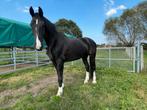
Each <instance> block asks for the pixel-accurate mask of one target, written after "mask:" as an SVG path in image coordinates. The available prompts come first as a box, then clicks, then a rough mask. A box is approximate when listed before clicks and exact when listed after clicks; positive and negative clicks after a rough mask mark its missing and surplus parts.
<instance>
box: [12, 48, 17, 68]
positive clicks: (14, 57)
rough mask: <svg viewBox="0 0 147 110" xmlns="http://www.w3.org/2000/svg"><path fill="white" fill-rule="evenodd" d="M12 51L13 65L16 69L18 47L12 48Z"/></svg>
mask: <svg viewBox="0 0 147 110" xmlns="http://www.w3.org/2000/svg"><path fill="white" fill-rule="evenodd" d="M12 53H13V65H14V70H16V47H13V48H12Z"/></svg>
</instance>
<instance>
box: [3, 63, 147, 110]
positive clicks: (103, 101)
mask: <svg viewBox="0 0 147 110" xmlns="http://www.w3.org/2000/svg"><path fill="white" fill-rule="evenodd" d="M84 71H85V70H84V67H79V66H78V65H77V66H72V67H66V68H65V71H64V77H65V88H64V94H63V96H62V97H61V98H60V97H56V96H55V95H56V92H57V85H56V83H55V84H48V85H46V86H45V87H44V88H40V90H39V91H37V92H36V93H34V92H33V91H29V92H24V93H20V92H19V91H17V90H20V91H21V88H24V87H25V88H27V90H29V89H31V88H33V87H37V85H39V84H38V81H39V82H40V81H43V80H44V79H46V78H47V77H53V76H56V75H55V74H56V73H55V70H54V69H53V67H48V66H43V67H40V68H33V69H29V70H25V71H19V72H15V73H13V74H7V75H1V76H0V91H1V93H2V92H3V93H4V92H5V93H6V92H8V91H9V90H12V91H16V93H15V94H13V95H12V94H9V95H6V94H5V96H4V97H1V98H0V105H1V106H0V107H1V110H127V109H128V110H146V108H147V93H146V91H147V86H146V85H147V75H145V74H134V73H127V72H126V71H125V70H121V69H117V70H116V69H115V68H97V84H96V85H93V84H91V82H90V83H89V84H86V85H84V84H83V81H84V77H85V74H84ZM50 81H51V80H49V81H48V82H50ZM27 90H26V91H27ZM8 93H9V92H8Z"/></svg>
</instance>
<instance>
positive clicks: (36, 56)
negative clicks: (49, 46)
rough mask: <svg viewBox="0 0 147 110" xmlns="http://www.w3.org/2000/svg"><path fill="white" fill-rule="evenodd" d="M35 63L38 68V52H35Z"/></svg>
mask: <svg viewBox="0 0 147 110" xmlns="http://www.w3.org/2000/svg"><path fill="white" fill-rule="evenodd" d="M35 62H36V66H38V64H39V61H38V51H37V50H35Z"/></svg>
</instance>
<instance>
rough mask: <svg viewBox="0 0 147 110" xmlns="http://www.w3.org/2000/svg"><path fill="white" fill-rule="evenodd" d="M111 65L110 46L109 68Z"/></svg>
mask: <svg viewBox="0 0 147 110" xmlns="http://www.w3.org/2000/svg"><path fill="white" fill-rule="evenodd" d="M110 67H111V48H109V68H110Z"/></svg>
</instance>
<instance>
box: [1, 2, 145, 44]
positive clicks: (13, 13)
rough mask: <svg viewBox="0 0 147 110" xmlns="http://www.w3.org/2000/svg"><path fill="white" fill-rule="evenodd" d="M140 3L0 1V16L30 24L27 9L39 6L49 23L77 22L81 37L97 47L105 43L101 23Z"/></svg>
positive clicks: (102, 24)
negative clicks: (62, 19) (89, 39)
mask: <svg viewBox="0 0 147 110" xmlns="http://www.w3.org/2000/svg"><path fill="white" fill-rule="evenodd" d="M141 1H143V0H1V2H0V17H5V18H9V19H13V20H17V21H22V22H26V23H30V21H31V16H30V15H29V13H28V9H29V7H30V6H33V7H34V9H35V10H37V7H38V6H41V7H42V9H43V11H44V16H45V17H47V18H48V19H49V20H50V21H51V22H53V23H54V22H56V21H57V20H59V19H61V18H65V19H71V20H73V21H75V22H76V23H77V25H78V26H79V27H80V28H81V30H82V32H83V36H86V37H90V38H92V39H93V40H95V41H96V42H97V43H98V44H102V43H106V42H107V41H106V38H105V36H104V35H103V33H102V31H103V27H104V21H105V20H106V19H107V18H109V17H114V16H119V15H120V14H121V13H122V12H123V10H125V9H128V8H132V7H134V6H135V5H137V4H138V3H140V2H141Z"/></svg>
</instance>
